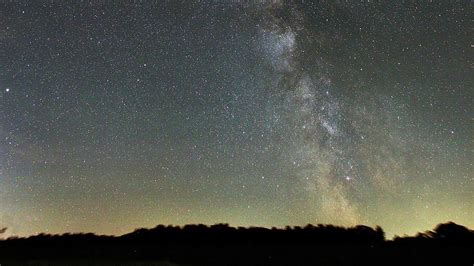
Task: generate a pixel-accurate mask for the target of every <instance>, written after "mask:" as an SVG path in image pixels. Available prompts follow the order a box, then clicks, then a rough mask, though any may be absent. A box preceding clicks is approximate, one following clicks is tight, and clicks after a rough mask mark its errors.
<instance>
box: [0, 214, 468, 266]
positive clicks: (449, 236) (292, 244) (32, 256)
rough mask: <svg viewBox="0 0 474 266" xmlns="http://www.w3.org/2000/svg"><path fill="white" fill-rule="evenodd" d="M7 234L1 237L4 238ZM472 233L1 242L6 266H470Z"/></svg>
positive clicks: (295, 230)
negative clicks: (398, 235)
mask: <svg viewBox="0 0 474 266" xmlns="http://www.w3.org/2000/svg"><path fill="white" fill-rule="evenodd" d="M5 230H6V229H4V230H3V231H2V232H5ZM473 263H474V231H472V230H469V229H468V228H466V227H464V226H461V225H457V224H455V223H452V222H449V223H444V224H439V225H438V226H437V227H436V228H434V229H433V230H432V231H427V232H423V233H418V234H417V235H416V236H412V237H408V236H407V237H396V238H394V239H393V240H386V239H385V235H384V231H383V230H382V228H380V227H376V228H371V227H367V226H362V225H359V226H355V227H350V228H345V227H339V226H333V225H316V226H313V225H307V226H305V227H298V226H296V227H289V226H287V227H286V228H284V229H277V228H271V229H268V228H261V227H249V228H244V227H238V228H234V227H230V226H229V225H228V224H216V225H212V226H206V225H202V224H198V225H186V226H184V227H178V226H164V225H158V226H156V227H155V228H152V229H144V228H142V229H137V230H135V231H133V232H131V233H128V234H125V235H122V236H103V235H95V234H92V233H88V234H69V233H66V234H63V235H48V234H39V235H36V236H30V237H27V238H17V237H10V238H8V239H5V240H1V241H0V264H1V265H2V266H3V265H25V264H27V265H473Z"/></svg>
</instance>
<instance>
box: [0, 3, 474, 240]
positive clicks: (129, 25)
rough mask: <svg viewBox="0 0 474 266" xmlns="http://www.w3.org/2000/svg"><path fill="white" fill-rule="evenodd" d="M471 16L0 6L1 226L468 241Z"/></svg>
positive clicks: (423, 11) (220, 6)
mask: <svg viewBox="0 0 474 266" xmlns="http://www.w3.org/2000/svg"><path fill="white" fill-rule="evenodd" d="M472 11H473V10H472V5H470V4H467V3H460V2H455V1H446V2H443V3H416V2H414V3H411V2H410V3H403V4H394V3H390V4H388V3H385V4H381V3H376V4H373V3H360V2H357V3H356V2H354V3H352V2H350V1H349V2H348V3H338V4H330V3H324V2H318V1H314V2H311V1H309V2H307V1H301V2H299V1H292V2H284V1H268V2H267V1H255V2H252V1H249V2H234V1H199V2H193V1H190V2H188V1H186V2H184V1H183V2H180V1H178V2H167V1H165V2H153V1H150V2H146V1H144V2H141V3H138V2H137V3H133V2H132V1H131V2H127V1H124V2H112V1H111V2H108V1H91V2H78V3H76V2H74V3H72V2H70V3H67V4H66V3H63V2H60V1H53V2H51V1H49V2H41V1H39V2H34V3H32V2H26V1H18V2H15V1H14V2H10V3H7V2H4V3H2V4H0V227H3V226H5V227H8V228H9V230H8V234H11V235H30V234H36V233H40V232H49V233H62V232H96V233H101V234H122V233H126V232H129V231H131V230H133V229H134V228H137V227H151V226H155V225H156V224H178V225H182V224H187V223H206V224H214V223H219V222H225V223H230V224H231V225H235V226H240V225H244V226H249V225H258V226H267V227H271V226H277V227H282V226H285V225H306V224H308V223H312V224H318V223H333V224H338V225H354V224H368V225H380V226H382V227H383V228H384V229H385V230H386V232H387V235H388V236H392V235H393V234H412V233H414V232H417V231H422V230H426V229H428V228H432V227H433V225H435V224H437V223H440V222H445V221H448V220H451V221H454V222H457V223H461V224H464V225H466V226H468V227H474V223H473V221H474V216H473V215H474V198H473V195H474V175H473V173H474V169H473V148H474V146H473V136H474V128H473V114H474V105H473V96H474V89H473V88H474V79H473V77H474V75H473V73H472V49H473V48H472V40H470V38H469V37H470V35H471V34H470V33H472V30H471V29H470V28H471V27H470V26H469V24H470V22H471V20H472V17H471V14H472Z"/></svg>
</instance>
